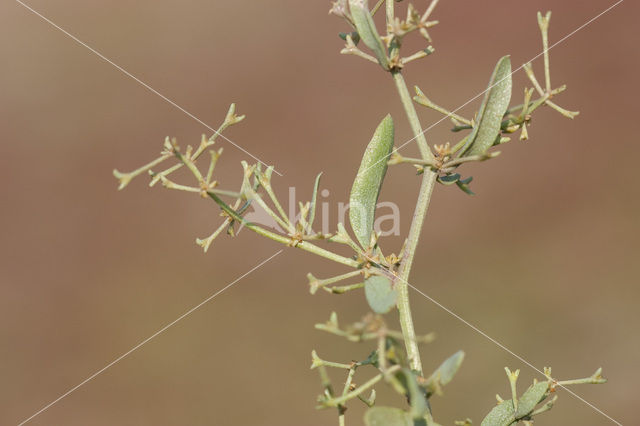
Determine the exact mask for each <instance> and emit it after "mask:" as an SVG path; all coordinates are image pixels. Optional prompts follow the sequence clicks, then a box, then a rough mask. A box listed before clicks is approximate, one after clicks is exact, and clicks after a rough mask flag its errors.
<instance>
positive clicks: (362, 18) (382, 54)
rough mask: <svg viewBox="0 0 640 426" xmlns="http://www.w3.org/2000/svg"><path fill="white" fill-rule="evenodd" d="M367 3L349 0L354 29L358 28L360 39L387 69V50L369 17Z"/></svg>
mask: <svg viewBox="0 0 640 426" xmlns="http://www.w3.org/2000/svg"><path fill="white" fill-rule="evenodd" d="M368 3H369V2H368V1H367V0H349V8H350V10H351V17H352V18H353V23H354V24H355V26H356V30H358V35H360V39H362V41H363V42H364V44H366V45H367V47H368V48H369V49H371V51H372V52H373V53H374V55H375V57H376V59H377V60H378V63H380V65H381V66H382V68H384V69H385V70H388V69H389V59H388V58H387V51H386V49H385V47H384V44H383V43H382V40H381V39H380V34H378V30H377V29H376V24H375V23H374V22H373V18H372V17H371V13H370V12H369V4H368ZM354 43H355V41H354Z"/></svg>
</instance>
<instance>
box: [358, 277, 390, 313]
mask: <svg viewBox="0 0 640 426" xmlns="http://www.w3.org/2000/svg"><path fill="white" fill-rule="evenodd" d="M364 294H365V296H366V297H367V302H369V306H370V307H371V309H373V311H374V312H375V313H378V314H386V313H387V312H389V311H390V310H391V308H393V307H394V306H395V305H396V300H397V299H398V292H397V291H396V290H395V289H394V288H393V286H392V285H391V280H390V279H389V278H387V277H383V276H381V275H372V276H370V277H369V278H367V279H366V280H364Z"/></svg>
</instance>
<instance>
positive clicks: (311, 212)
mask: <svg viewBox="0 0 640 426" xmlns="http://www.w3.org/2000/svg"><path fill="white" fill-rule="evenodd" d="M321 177H322V172H320V173H318V176H316V181H315V183H314V184H313V195H312V196H311V205H310V206H309V231H311V230H312V227H313V221H314V219H315V218H316V201H317V199H318V187H319V186H320V178H321Z"/></svg>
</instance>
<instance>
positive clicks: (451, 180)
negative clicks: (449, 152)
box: [438, 173, 461, 185]
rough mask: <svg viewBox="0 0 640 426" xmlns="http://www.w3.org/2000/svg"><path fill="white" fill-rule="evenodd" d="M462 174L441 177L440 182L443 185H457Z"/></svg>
mask: <svg viewBox="0 0 640 426" xmlns="http://www.w3.org/2000/svg"><path fill="white" fill-rule="evenodd" d="M460 177H461V176H460V174H458V173H454V174H452V175H446V176H440V177H439V178H438V179H439V180H440V182H441V183H444V184H445V185H446V184H451V183H455V182H457V181H458V180H459V179H460Z"/></svg>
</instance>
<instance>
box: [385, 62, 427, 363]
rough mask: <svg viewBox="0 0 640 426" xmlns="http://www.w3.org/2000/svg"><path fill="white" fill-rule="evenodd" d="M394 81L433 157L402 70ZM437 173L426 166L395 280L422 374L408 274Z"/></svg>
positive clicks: (421, 143)
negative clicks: (410, 302) (412, 314)
mask: <svg viewBox="0 0 640 426" xmlns="http://www.w3.org/2000/svg"><path fill="white" fill-rule="evenodd" d="M391 75H392V76H393V80H394V82H395V83H396V88H397V89H398V93H399V95H400V99H401V101H402V105H403V106H404V110H405V112H406V114H407V118H408V119H409V124H410V125H411V129H412V130H413V134H414V137H415V139H416V140H417V142H418V148H419V149H420V153H421V154H422V157H423V159H425V160H433V154H432V153H431V150H430V149H429V145H428V144H427V140H426V138H425V137H424V133H423V131H422V126H421V125H420V120H419V119H418V114H417V112H416V109H415V107H414V106H413V102H412V99H411V96H410V95H409V91H408V90H407V85H406V83H405V81H404V78H403V77H402V74H400V72H399V71H393V72H392V73H391ZM436 177H437V174H436V173H435V172H433V171H432V170H430V169H425V170H424V174H423V176H422V184H421V185H420V193H419V195H418V201H417V203H416V208H415V211H414V213H413V219H412V221H411V227H410V229H409V236H408V237H407V242H406V244H405V248H404V252H403V253H402V254H403V256H402V263H401V265H400V269H399V271H398V276H397V278H396V280H395V284H396V288H397V290H398V311H399V313H400V327H401V329H402V335H403V337H404V344H405V347H406V349H407V356H408V357H409V363H410V366H411V369H412V370H415V371H417V372H418V373H419V374H420V375H422V361H421V359H420V350H419V349H418V342H417V340H416V331H415V328H414V326H413V318H412V317H411V306H410V304H409V281H408V280H409V274H410V273H411V266H412V264H413V258H414V257H415V253H416V248H417V247H418V241H419V240H420V234H421V232H422V226H423V224H424V219H425V217H426V214H427V209H428V208H429V202H430V201H431V194H432V193H433V188H434V187H435V182H436Z"/></svg>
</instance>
